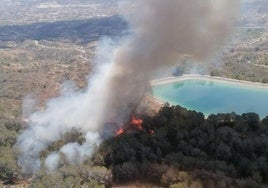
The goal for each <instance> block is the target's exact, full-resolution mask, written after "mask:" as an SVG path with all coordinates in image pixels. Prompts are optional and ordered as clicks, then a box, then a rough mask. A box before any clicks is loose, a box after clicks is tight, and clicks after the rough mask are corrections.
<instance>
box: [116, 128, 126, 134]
mask: <svg viewBox="0 0 268 188" xmlns="http://www.w3.org/2000/svg"><path fill="white" fill-rule="evenodd" d="M124 132H125V131H124V129H123V128H122V127H121V128H120V129H118V130H117V131H116V133H115V135H116V136H119V135H121V134H123V133H124Z"/></svg>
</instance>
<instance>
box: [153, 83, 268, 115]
mask: <svg viewBox="0 0 268 188" xmlns="http://www.w3.org/2000/svg"><path fill="white" fill-rule="evenodd" d="M152 90H153V95H154V97H156V98H158V99H160V100H162V101H165V102H169V103H170V104H173V105H180V106H182V107H185V108H187V109H190V110H196V111H199V112H202V113H204V114H205V115H209V114H217V113H229V112H235V113H237V114H242V113H247V112H255V113H257V114H259V116H260V118H264V117H265V116H267V115H268V88H267V89H266V88H258V87H252V86H244V85H237V84H229V83H223V82H219V81H208V80H200V79H189V80H184V81H178V82H173V83H167V84H161V85H155V86H152Z"/></svg>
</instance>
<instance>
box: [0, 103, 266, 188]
mask: <svg viewBox="0 0 268 188" xmlns="http://www.w3.org/2000/svg"><path fill="white" fill-rule="evenodd" d="M142 118H143V120H144V122H143V127H144V128H145V129H153V130H154V134H152V135H151V134H148V133H146V132H136V133H132V134H123V135H120V136H117V137H112V138H110V139H108V140H106V141H104V142H103V143H102V144H101V146H99V147H96V149H95V153H94V155H93V156H92V158H89V159H88V160H86V161H85V162H84V163H83V164H81V165H76V166H73V165H70V164H68V161H67V160H66V159H65V157H64V155H62V156H61V165H60V168H59V169H58V170H57V171H55V172H51V173H47V170H46V169H45V167H44V168H42V169H41V170H40V171H39V172H38V173H36V174H35V175H34V176H33V177H31V181H30V182H29V186H30V187H81V186H82V187H92V186H93V187H110V186H114V185H117V184H122V183H125V184H127V183H131V182H133V181H141V182H147V183H151V184H152V185H157V186H164V187H196V188H199V187H200V188H201V187H241V188H242V187H243V188H244V187H249V188H251V187H256V188H257V187H258V188H259V187H267V185H268V176H267V175H268V161H267V159H268V152H267V151H268V150H267V148H268V117H266V118H264V119H263V120H260V119H259V116H258V115H257V114H255V113H247V114H242V115H237V114H235V113H229V114H217V115H210V116H209V117H208V118H207V119H205V118H204V115H203V114H202V113H198V112H195V111H189V110H186V109H184V108H182V107H180V106H169V105H165V106H164V107H163V108H162V109H161V110H160V111H159V113H157V114H156V115H155V116H153V117H150V116H146V115H144V116H143V117H142ZM20 130H21V128H20V125H19V124H16V123H15V122H14V123H12V124H11V123H5V124H4V130H3V131H1V138H2V139H1V150H2V151H6V152H3V153H1V156H0V168H1V171H0V178H1V181H2V182H3V183H7V184H8V183H9V184H10V183H11V184H12V183H16V182H19V181H18V180H19V179H21V178H22V176H21V175H20V172H19V167H18V166H17V164H16V148H15V147H14V144H15V141H16V136H17V134H18V132H19V131H20ZM73 141H77V142H78V143H83V141H84V138H83V135H81V134H80V133H79V130H73V131H71V132H69V133H66V134H65V135H64V136H63V137H62V139H61V140H58V141H57V142H53V143H51V144H50V146H49V147H48V149H47V150H45V151H43V152H42V153H41V158H44V157H45V156H46V155H47V154H48V153H49V152H50V151H55V150H57V149H59V148H60V147H61V146H62V145H64V143H67V142H73Z"/></svg>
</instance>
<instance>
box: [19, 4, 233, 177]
mask: <svg viewBox="0 0 268 188" xmlns="http://www.w3.org/2000/svg"><path fill="white" fill-rule="evenodd" d="M120 7H121V9H122V14H123V16H124V18H125V19H126V20H127V21H128V23H129V26H130V29H129V33H130V34H129V35H128V36H125V37H123V38H122V39H121V40H120V41H119V42H118V41H117V42H114V41H111V40H108V39H104V40H103V41H102V44H101V45H100V46H99V50H98V57H97V59H96V61H97V64H98V66H97V70H96V73H95V74H94V75H93V76H91V77H90V79H89V84H88V88H87V89H86V91H79V92H75V91H72V90H69V89H66V88H65V89H63V92H62V95H61V96H59V97H58V98H55V99H51V100H50V101H49V102H48V103H47V105H46V108H45V110H44V111H39V112H35V113H34V114H32V115H31V116H30V118H29V126H28V128H27V129H26V130H25V131H24V132H23V133H22V134H21V135H20V137H19V138H18V143H17V146H18V147H19V149H20V157H19V163H20V165H21V166H22V169H23V172H24V173H26V174H31V173H34V172H35V171H36V170H38V169H39V168H40V167H41V166H42V165H43V164H42V162H41V160H40V159H39V157H40V152H41V151H42V150H44V149H46V148H47V147H48V145H49V144H50V143H51V142H53V141H56V140H59V139H60V137H61V136H62V135H63V134H64V133H66V132H68V131H70V130H71V129H73V128H76V129H78V130H79V131H81V132H82V133H84V134H85V135H86V136H85V137H86V141H85V143H83V144H82V145H80V144H78V143H68V144H67V145H65V146H63V147H62V148H61V149H60V150H59V151H55V152H53V153H51V154H50V155H49V156H48V157H47V159H46V160H45V164H44V165H45V166H46V167H47V168H48V170H54V169H55V168H57V166H58V165H59V163H60V160H61V158H60V156H61V154H64V155H65V156H66V158H67V160H68V162H69V163H70V164H76V163H79V162H81V161H83V160H85V159H86V158H87V157H89V156H90V154H91V153H92V151H93V148H94V146H95V145H98V144H99V143H100V141H101V136H100V133H101V132H102V129H103V125H104V124H105V122H110V121H112V122H116V123H117V124H118V125H121V124H123V123H124V121H125V120H126V119H127V118H128V117H129V116H130V114H131V113H132V112H133V110H134V108H135V106H136V105H137V104H138V103H139V101H140V99H141V98H142V97H143V95H144V93H145V91H146V88H147V86H148V83H149V80H150V79H151V75H152V74H153V73H154V71H156V70H158V69H160V68H162V67H165V66H170V65H173V64H175V63H177V62H178V60H179V59H181V58H183V57H184V56H185V55H187V56H190V57H192V58H194V59H197V60H206V59H207V58H209V57H210V56H211V55H212V54H213V52H214V51H215V49H217V47H218V46H219V45H220V44H222V43H223V41H224V39H225V38H226V37H227V36H228V34H229V33H230V32H231V31H232V26H233V22H234V20H235V17H236V15H237V8H238V1H234V0H214V1H211V0H203V1H196V0H168V1H163V0H136V1H133V3H124V4H121V6H120ZM129 7H131V9H130V8H129ZM124 10H131V11H130V12H129V11H124ZM226 10H228V11H226ZM125 12H128V13H125Z"/></svg>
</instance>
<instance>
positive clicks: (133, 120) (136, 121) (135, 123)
mask: <svg viewBox="0 0 268 188" xmlns="http://www.w3.org/2000/svg"><path fill="white" fill-rule="evenodd" d="M142 123H143V121H142V119H138V118H136V117H135V116H134V114H132V116H131V123H130V124H131V125H133V126H134V127H135V128H136V129H138V130H140V131H143V130H144V128H143V127H142V125H141V124H142Z"/></svg>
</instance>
